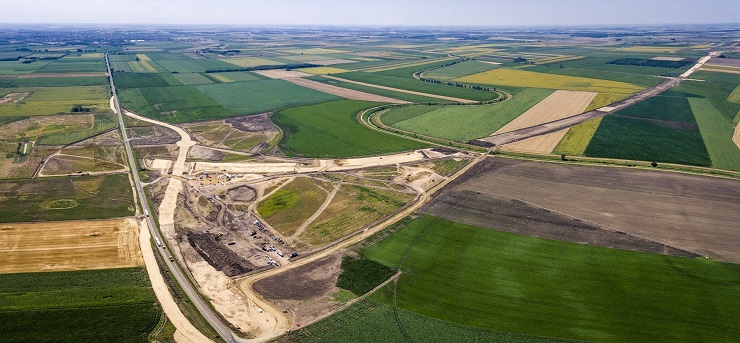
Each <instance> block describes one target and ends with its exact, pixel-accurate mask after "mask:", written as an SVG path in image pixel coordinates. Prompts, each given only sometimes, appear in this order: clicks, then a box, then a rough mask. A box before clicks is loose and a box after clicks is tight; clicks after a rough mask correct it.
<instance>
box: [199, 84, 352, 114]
mask: <svg viewBox="0 0 740 343" xmlns="http://www.w3.org/2000/svg"><path fill="white" fill-rule="evenodd" d="M197 88H198V90H200V91H201V92H203V94H205V95H206V96H208V97H211V98H213V99H215V101H216V102H218V103H219V104H220V105H221V106H223V107H225V108H227V109H229V110H230V111H231V112H232V113H234V114H236V115H245V114H254V113H261V112H267V111H273V110H278V109H282V108H286V107H291V106H300V105H307V104H315V103H321V102H326V101H331V100H338V99H340V98H339V97H337V96H335V95H330V94H326V93H321V92H318V91H315V90H312V89H308V88H305V87H301V86H298V85H294V84H292V83H290V82H288V81H284V80H259V81H251V82H239V83H224V84H212V85H201V86H198V87H197Z"/></svg>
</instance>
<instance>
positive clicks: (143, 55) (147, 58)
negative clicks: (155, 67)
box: [136, 54, 152, 62]
mask: <svg viewBox="0 0 740 343" xmlns="http://www.w3.org/2000/svg"><path fill="white" fill-rule="evenodd" d="M136 57H138V58H139V61H146V62H149V61H151V60H152V59H151V58H149V56H147V55H145V54H136Z"/></svg>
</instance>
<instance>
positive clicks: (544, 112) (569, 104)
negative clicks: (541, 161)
mask: <svg viewBox="0 0 740 343" xmlns="http://www.w3.org/2000/svg"><path fill="white" fill-rule="evenodd" d="M594 97H596V93H593V92H578V91H565V90H559V91H556V92H554V93H552V94H550V96H548V97H547V98H545V99H544V100H542V101H540V102H539V103H538V104H537V105H534V106H532V108H530V109H529V110H527V112H524V113H523V114H522V115H520V116H519V117H517V118H516V119H514V120H512V121H511V122H509V123H508V124H506V125H504V127H502V128H500V129H499V130H497V131H496V132H494V134H500V133H506V132H510V131H514V130H518V129H523V128H526V127H530V126H534V125H539V124H543V123H547V122H551V121H555V120H558V119H562V118H566V117H570V116H572V115H575V114H578V113H581V112H583V111H584V110H585V109H586V107H587V106H588V105H589V104H590V103H591V101H592V100H593V99H594ZM567 131H568V130H567V129H565V130H560V131H557V132H553V133H549V134H546V135H542V136H536V137H532V138H527V139H524V140H521V141H518V142H514V143H510V144H506V145H504V146H503V149H504V150H509V151H521V152H528V153H536V154H549V153H551V152H552V150H553V149H555V146H557V145H558V142H560V140H562V139H563V136H565V134H566V132H567Z"/></svg>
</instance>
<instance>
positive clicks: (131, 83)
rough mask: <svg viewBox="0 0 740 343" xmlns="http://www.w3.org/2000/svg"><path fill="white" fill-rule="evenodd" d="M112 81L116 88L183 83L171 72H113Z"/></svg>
mask: <svg viewBox="0 0 740 343" xmlns="http://www.w3.org/2000/svg"><path fill="white" fill-rule="evenodd" d="M113 81H114V82H115V83H116V88H117V89H119V90H121V89H127V88H144V87H168V86H181V85H183V83H182V82H181V81H180V80H178V79H177V78H176V77H175V76H174V75H172V74H152V73H114V74H113Z"/></svg>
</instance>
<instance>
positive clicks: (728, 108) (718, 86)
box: [674, 75, 740, 122]
mask: <svg viewBox="0 0 740 343" xmlns="http://www.w3.org/2000/svg"><path fill="white" fill-rule="evenodd" d="M692 77H694V75H692ZM737 85H738V84H737V83H725V82H692V81H686V82H681V84H680V85H678V86H677V87H676V88H674V89H675V90H678V91H681V92H685V93H691V94H695V95H699V96H701V97H704V98H706V99H707V100H709V102H711V103H712V105H713V106H714V107H715V108H716V109H717V110H719V111H720V113H722V116H724V117H725V119H726V120H727V121H728V122H732V121H733V120H735V119H736V116H737V113H738V112H740V103H734V102H731V101H728V100H727V98H729V97H730V94H732V92H734V91H735V88H737ZM734 122H737V121H734Z"/></svg>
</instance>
